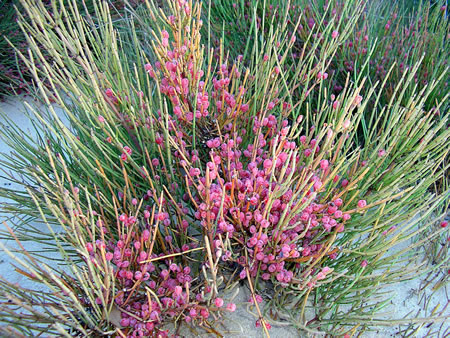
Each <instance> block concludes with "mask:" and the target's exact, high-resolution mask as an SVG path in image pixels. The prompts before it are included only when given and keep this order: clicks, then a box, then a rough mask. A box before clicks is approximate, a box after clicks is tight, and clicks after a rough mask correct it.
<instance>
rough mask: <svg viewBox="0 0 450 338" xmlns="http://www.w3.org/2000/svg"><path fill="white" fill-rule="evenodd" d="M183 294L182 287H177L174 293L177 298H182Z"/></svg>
mask: <svg viewBox="0 0 450 338" xmlns="http://www.w3.org/2000/svg"><path fill="white" fill-rule="evenodd" d="M182 292H183V289H182V288H181V286H179V285H177V286H175V290H174V292H173V293H174V294H175V295H176V296H180V295H181V293H182Z"/></svg>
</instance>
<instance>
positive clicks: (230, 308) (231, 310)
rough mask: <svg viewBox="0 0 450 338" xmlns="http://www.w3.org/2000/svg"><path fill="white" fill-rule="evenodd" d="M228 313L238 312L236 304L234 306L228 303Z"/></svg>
mask: <svg viewBox="0 0 450 338" xmlns="http://www.w3.org/2000/svg"><path fill="white" fill-rule="evenodd" d="M227 311H229V312H234V311H236V304H234V303H228V304H227Z"/></svg>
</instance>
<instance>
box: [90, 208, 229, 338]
mask: <svg viewBox="0 0 450 338" xmlns="http://www.w3.org/2000/svg"><path fill="white" fill-rule="evenodd" d="M143 216H144V217H140V216H139V215H137V216H136V217H135V216H128V215H126V214H122V215H120V216H119V219H118V223H119V224H120V225H123V226H124V227H125V228H126V229H127V231H125V232H124V234H123V235H120V236H119V239H118V240H109V241H108V242H107V243H105V242H103V241H102V240H96V241H95V242H88V243H86V250H87V252H88V253H89V255H90V260H91V262H93V263H94V264H95V265H103V266H105V267H106V268H105V271H110V269H109V268H107V267H109V266H111V267H112V270H113V274H114V279H115V287H116V290H117V291H116V293H115V295H114V299H108V296H107V295H106V293H105V295H104V297H98V298H97V299H96V303H97V304H98V305H105V306H106V305H108V304H110V303H111V302H114V304H115V306H116V308H118V309H119V311H120V316H121V317H120V327H121V328H122V329H123V330H125V332H128V335H127V336H128V337H142V336H146V337H147V336H154V335H158V336H160V337H168V332H167V331H162V330H160V327H161V326H162V325H163V324H165V323H167V321H168V320H171V319H175V318H178V317H180V318H182V319H183V320H184V321H185V322H186V323H191V322H192V323H196V324H201V323H202V322H203V321H205V320H207V319H208V318H209V317H210V313H211V312H219V311H224V310H225V311H231V312H232V311H234V310H235V309H236V306H235V305H234V304H233V303H228V304H227V305H226V306H224V305H225V303H224V300H223V299H222V298H220V297H215V298H214V299H211V296H212V292H211V287H209V286H206V287H204V288H201V289H197V291H193V285H192V281H193V277H192V271H191V268H190V267H189V266H187V265H185V264H183V263H182V262H183V261H182V260H181V259H180V260H178V261H177V257H176V256H175V257H171V254H173V253H179V252H185V251H188V250H189V249H191V248H192V247H195V244H194V243H193V244H192V245H190V246H189V245H183V246H182V247H181V248H178V247H177V245H176V243H175V241H172V239H171V237H170V236H166V238H165V240H166V242H167V247H168V248H171V249H167V251H166V252H161V250H158V252H160V253H159V254H156V253H153V249H154V245H155V243H154V242H155V236H156V231H155V227H154V226H151V224H152V222H151V219H150V217H149V215H148V213H144V215H143ZM160 216H161V217H160ZM157 217H160V218H161V219H162V221H164V219H166V218H167V216H166V215H165V214H164V213H163V214H161V215H157ZM141 218H142V219H141ZM161 219H159V220H160V221H161ZM97 225H102V222H100V221H99V222H98V223H97ZM103 230H104V231H106V229H105V228H103ZM149 290H150V291H151V292H150V293H149ZM102 299H103V300H105V299H106V300H107V302H108V304H102V303H103V300H102Z"/></svg>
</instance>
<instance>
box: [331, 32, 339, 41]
mask: <svg viewBox="0 0 450 338" xmlns="http://www.w3.org/2000/svg"><path fill="white" fill-rule="evenodd" d="M338 35H339V32H338V31H333V33H331V37H332V38H333V39H336V38H337V37H338Z"/></svg>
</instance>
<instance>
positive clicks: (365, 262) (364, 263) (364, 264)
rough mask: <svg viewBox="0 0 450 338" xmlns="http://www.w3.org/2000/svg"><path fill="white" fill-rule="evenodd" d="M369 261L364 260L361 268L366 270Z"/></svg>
mask: <svg viewBox="0 0 450 338" xmlns="http://www.w3.org/2000/svg"><path fill="white" fill-rule="evenodd" d="M367 264H368V263H367V261H366V260H363V261H362V262H361V267H363V268H365V267H366V266H367Z"/></svg>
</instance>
